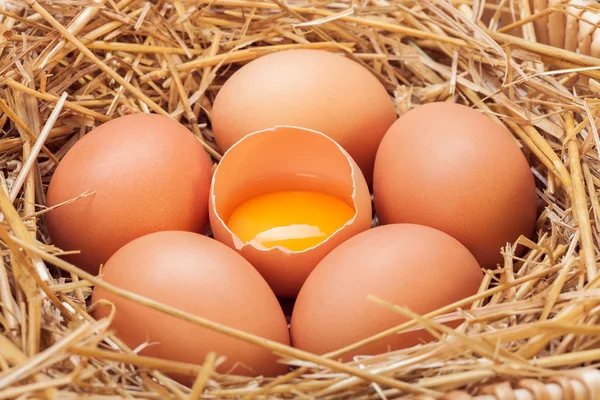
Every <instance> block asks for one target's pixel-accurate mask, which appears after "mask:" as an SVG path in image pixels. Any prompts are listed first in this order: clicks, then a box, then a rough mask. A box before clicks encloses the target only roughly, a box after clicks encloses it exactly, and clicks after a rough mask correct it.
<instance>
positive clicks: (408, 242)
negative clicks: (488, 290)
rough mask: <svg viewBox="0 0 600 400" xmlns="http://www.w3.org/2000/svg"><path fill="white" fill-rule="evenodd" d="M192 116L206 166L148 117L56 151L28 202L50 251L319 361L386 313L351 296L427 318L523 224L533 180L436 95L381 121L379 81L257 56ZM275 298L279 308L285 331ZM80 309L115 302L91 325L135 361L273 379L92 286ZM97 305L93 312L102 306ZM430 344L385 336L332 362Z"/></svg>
mask: <svg viewBox="0 0 600 400" xmlns="http://www.w3.org/2000/svg"><path fill="white" fill-rule="evenodd" d="M211 117H212V119H211V120H212V128H213V132H214V136H215V140H216V142H217V144H218V146H219V147H220V149H221V150H222V151H224V155H223V157H222V159H221V160H220V162H219V163H218V164H217V165H216V166H215V168H213V166H212V163H211V161H210V158H209V157H208V155H207V154H206V152H205V151H204V149H203V147H202V144H201V142H200V141H199V140H198V139H197V138H196V137H195V136H194V134H193V133H192V132H190V131H189V130H188V129H187V128H185V127H184V126H183V125H181V124H179V123H178V122H176V121H174V120H172V119H170V118H168V117H163V116H159V115H155V114H133V115H127V116H123V117H120V118H117V119H114V120H112V121H110V122H107V123H105V124H103V125H101V126H99V127H98V128H96V129H94V130H92V131H91V132H90V133H88V134H87V135H85V136H84V137H82V138H81V139H80V140H79V141H78V142H77V143H75V145H74V146H73V147H72V148H71V149H70V150H69V151H68V152H67V154H66V155H65V156H64V158H63V159H62V161H61V163H60V164H59V166H58V167H57V169H56V171H55V173H54V175H53V177H52V180H51V182H50V185H49V188H48V194H47V205H48V206H49V207H50V210H49V212H48V214H47V225H48V229H49V232H50V236H51V237H52V240H53V242H54V243H55V245H56V246H57V247H59V248H60V249H62V250H64V251H65V254H64V255H63V257H65V258H66V259H68V260H69V261H71V262H73V263H75V264H76V265H78V266H80V267H82V268H84V269H86V270H87V271H88V272H91V273H94V274H96V273H98V272H100V274H101V276H102V279H104V280H105V281H106V282H109V283H112V284H114V285H117V286H119V287H121V288H123V289H126V290H129V291H132V292H135V293H138V294H140V295H143V296H147V297H149V298H152V299H154V300H158V301H161V302H163V303H165V304H168V305H171V306H174V307H177V308H180V309H182V310H184V311H187V312H190V313H193V314H196V315H199V316H202V317H205V318H208V319H210V320H212V321H215V322H218V323H221V324H224V325H227V326H230V327H233V328H237V329H240V330H243V331H246V332H249V333H252V334H255V335H259V336H261V337H264V338H267V339H270V340H273V341H277V342H280V343H284V344H291V345H293V346H295V347H297V348H300V349H303V350H307V351H311V352H314V353H318V354H325V353H329V352H332V351H336V350H339V349H340V348H343V347H345V346H347V345H350V344H352V343H355V342H358V341H360V340H362V339H365V338H368V337H370V336H372V335H374V334H377V333H379V332H381V331H384V330H386V329H389V328H392V327H394V326H397V325H399V324H401V323H402V322H405V321H406V318H405V317H403V316H402V315H400V314H398V313H395V312H394V311H392V310H390V309H388V308H385V307H382V306H381V305H378V304H375V303H374V302H372V301H370V300H369V299H368V297H369V295H371V296H375V297H377V298H380V299H382V300H384V301H386V302H389V303H392V304H396V305H399V306H406V307H408V308H410V309H411V310H412V311H414V312H416V313H419V314H424V313H427V312H430V311H433V310H436V309H438V308H440V307H443V306H445V305H448V304H451V303H454V302H456V301H459V300H461V299H464V298H466V297H469V296H471V295H474V294H475V293H477V291H478V289H479V286H480V284H481V281H482V276H483V273H482V268H495V267H496V266H497V265H498V263H500V262H501V261H502V257H501V253H500V249H501V247H504V246H506V244H507V243H513V242H515V241H516V240H517V239H518V238H519V237H520V236H521V235H524V236H528V235H531V234H532V233H533V230H534V226H535V221H536V208H537V203H536V188H535V184H534V179H533V175H532V173H531V171H530V168H529V165H528V163H527V160H526V159H525V157H524V155H523V154H522V152H521V150H520V148H519V146H518V143H517V142H516V141H515V140H514V139H513V138H512V136H511V135H510V134H509V133H508V132H507V131H505V130H504V129H503V128H502V127H501V125H500V124H498V123H496V122H495V121H494V120H492V119H491V118H490V117H488V116H485V115H484V114H482V113H480V112H478V111H476V110H473V109H471V108H469V107H466V106H462V105H458V104H454V103H431V104H426V105H421V106H418V107H415V108H413V109H412V110H411V111H409V112H407V113H405V114H404V115H402V116H401V117H400V118H399V119H397V117H396V112H395V107H394V104H393V103H392V101H391V100H390V97H389V95H388V93H387V91H386V89H385V88H384V86H383V85H382V84H381V83H380V82H379V81H378V80H377V79H376V78H375V76H374V75H373V74H371V72H370V71H369V70H368V69H367V68H364V67H363V66H362V65H360V64H359V63H358V62H355V61H352V60H350V59H349V58H346V57H343V56H341V55H336V54H333V53H328V52H323V51H317V50H294V51H285V52H279V53H275V54H271V55H267V56H263V57H260V58H258V59H257V60H255V61H252V62H250V63H249V64H247V65H245V66H243V67H242V68H241V69H239V70H238V71H237V72H236V73H234V74H233V75H232V76H231V77H230V79H229V80H228V81H227V82H226V83H225V85H224V86H223V87H222V88H221V90H220V92H219V93H218V96H217V98H216V99H215V101H214V107H213V109H212V115H211ZM371 194H372V195H373V198H374V203H373V204H374V208H375V214H376V215H377V217H378V220H379V222H380V223H381V226H378V227H375V228H371V225H372V216H373V210H372V202H371ZM209 227H210V229H209ZM209 231H210V233H211V234H212V238H211V237H209V236H210V235H208V233H209ZM67 252H68V253H67ZM278 298H279V300H281V299H295V305H294V308H293V312H292V313H291V325H290V327H289V329H288V322H287V320H286V316H285V315H284V312H283V310H282V308H281V305H280V302H279V301H278ZM99 300H109V301H110V302H112V303H113V304H114V305H115V306H116V309H115V314H114V319H113V321H112V325H111V326H112V329H114V330H115V332H116V334H117V336H118V337H119V338H120V339H121V340H122V341H123V342H124V343H126V344H127V345H129V346H131V347H134V348H135V347H138V346H140V345H142V344H144V343H145V342H149V343H150V344H149V345H148V346H146V347H145V348H144V349H143V350H142V353H143V354H147V355H151V356H155V357H161V358H165V359H171V360H176V361H182V362H190V363H196V364H202V363H203V362H204V359H205V357H206V355H207V354H208V352H211V351H214V352H216V353H217V354H219V355H223V356H225V357H226V360H225V361H224V362H222V363H221V364H219V367H218V371H220V372H232V373H236V374H245V375H267V376H274V375H278V374H281V373H284V372H285V371H286V370H287V366H285V365H284V364H280V363H278V362H277V360H276V357H275V355H273V354H271V353H270V352H269V351H268V350H265V349H263V348H261V347H259V346H256V345H253V344H250V343H246V342H242V341H240V340H238V339H234V338H231V337H228V336H226V335H224V334H220V333H218V332H215V331H211V330H208V329H205V328H202V327H199V326H196V325H193V324H191V323H188V322H186V321H183V320H179V319H176V318H174V317H170V316H167V315H165V314H161V313H159V312H157V311H155V310H152V309H149V308H147V307H145V306H143V305H140V304H137V303H133V302H130V301H128V300H125V299H123V298H120V297H118V296H116V295H114V294H112V293H110V292H109V291H107V290H105V289H103V288H101V287H96V288H95V289H94V293H93V298H92V301H93V302H94V303H95V302H98V301H99ZM104 304H106V302H102V303H98V304H97V305H96V306H95V307H94V312H95V315H96V316H98V317H101V316H105V315H108V314H109V313H111V312H112V310H111V309H110V308H109V307H106V306H105V305H104ZM457 323H458V322H457V321H453V322H449V323H448V324H449V325H453V324H457ZM430 339H431V338H430V337H429V336H428V335H427V333H426V332H424V331H423V330H416V331H411V332H407V333H404V334H401V335H391V336H387V337H385V338H382V339H380V340H378V341H375V342H371V343H368V344H364V345H362V346H361V347H359V348H356V349H354V350H353V351H350V352H347V353H345V354H344V355H343V357H342V358H344V359H349V358H351V357H353V356H354V355H359V354H361V355H368V354H378V353H382V352H385V351H388V350H394V349H399V348H404V347H408V346H413V345H415V344H418V343H421V342H425V341H428V340H430ZM176 378H178V377H176Z"/></svg>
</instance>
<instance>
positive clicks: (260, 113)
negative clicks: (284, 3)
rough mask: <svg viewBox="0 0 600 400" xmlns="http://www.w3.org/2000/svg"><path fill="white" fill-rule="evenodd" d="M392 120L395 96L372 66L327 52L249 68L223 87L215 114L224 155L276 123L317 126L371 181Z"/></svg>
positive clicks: (289, 55) (275, 57) (268, 59)
mask: <svg viewBox="0 0 600 400" xmlns="http://www.w3.org/2000/svg"><path fill="white" fill-rule="evenodd" d="M395 120H396V112H395V109H394V106H393V103H392V101H391V99H390V96H389V95H388V93H387V92H386V89H385V87H384V86H383V85H382V84H381V83H380V82H379V81H378V80H377V78H376V77H375V76H374V75H373V74H372V73H371V72H370V71H369V70H368V69H366V68H364V67H363V66H361V65H360V64H358V63H357V62H354V61H352V60H350V59H349V58H346V57H344V56H341V55H338V54H333V53H330V52H326V51H322V50H289V51H281V52H277V53H273V54H269V55H266V56H262V57H260V58H258V59H256V60H254V61H252V62H250V63H248V64H246V65H245V66H243V67H242V68H241V69H239V70H238V71H237V72H236V73H234V74H233V75H232V76H231V77H230V78H229V79H228V80H227V82H226V83H225V84H224V85H223V87H222V88H221V90H220V91H219V93H218V95H217V97H216V99H215V102H214V106H213V110H212V127H213V131H214V135H215V139H216V141H217V144H218V145H219V147H220V148H221V150H223V151H226V150H227V149H229V148H230V147H231V146H232V145H233V144H234V143H235V142H237V141H238V140H240V139H241V138H242V137H244V136H245V135H247V134H248V133H250V132H254V131H258V130H261V129H267V128H272V127H273V126H276V125H294V126H300V127H303V128H308V129H314V130H316V131H319V132H322V133H324V134H325V135H327V136H329V137H331V138H332V139H334V140H335V141H337V142H338V143H339V144H340V145H341V146H342V147H344V149H346V151H348V153H350V155H351V156H352V158H354V160H355V161H356V163H357V164H358V166H359V167H360V168H361V170H362V171H363V173H364V175H365V178H366V180H367V182H371V179H372V173H373V161H374V160H375V153H376V152H377V146H378V145H379V142H380V141H381V138H382V137H383V135H384V134H385V132H386V130H387V129H388V128H389V127H390V125H392V123H393V122H394V121H395Z"/></svg>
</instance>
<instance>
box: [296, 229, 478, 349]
mask: <svg viewBox="0 0 600 400" xmlns="http://www.w3.org/2000/svg"><path fill="white" fill-rule="evenodd" d="M482 276H483V274H482V272H481V269H480V268H479V265H478V264H477V261H475V258H474V257H473V256H472V255H471V253H469V251H468V250H467V249H466V248H465V247H464V246H463V245H462V244H460V243H459V242H458V241H457V240H456V239H454V238H452V237H450V236H448V235H446V234H445V233H443V232H440V231H438V230H436V229H432V228H428V227H425V226H420V225H411V224H392V225H385V226H380V227H377V228H374V229H370V230H368V231H365V232H362V233H360V234H358V235H356V236H354V237H353V238H351V239H349V240H347V241H346V242H344V243H343V244H341V245H340V246H338V247H337V248H336V249H335V250H333V251H332V252H331V253H329V254H328V255H327V256H326V257H325V258H324V259H323V260H322V261H321V262H320V263H319V265H318V266H317V267H316V268H315V269H314V271H313V272H312V273H311V274H310V276H309V277H308V279H307V280H306V283H305V284H304V286H303V287H302V290H300V293H299V295H298V298H297V300H296V304H295V305H294V311H293V313H292V322H291V328H290V329H291V336H292V344H293V346H294V347H297V348H300V349H302V350H306V351H310V352H314V353H316V354H325V353H329V352H331V351H335V350H338V349H341V348H343V347H345V346H348V345H350V344H353V343H356V342H358V341H359V340H362V339H366V338H368V337H370V336H372V335H375V334H377V333H379V332H381V331H384V330H386V329H389V328H392V327H394V326H397V325H400V324H402V323H403V322H406V321H407V319H406V318H404V317H402V316H400V315H399V314H397V313H395V312H394V311H391V310H389V309H387V308H385V307H382V306H381V305H378V304H375V303H374V302H372V301H369V300H367V296H369V295H373V296H375V297H378V298H380V299H382V300H384V301H387V302H390V303H392V304H395V305H398V306H405V307H408V308H409V309H410V310H412V311H414V312H416V313H419V314H421V315H422V314H426V313H428V312H431V311H434V310H437V309H438V308H440V307H443V306H446V305H449V304H452V303H454V302H456V301H458V300H461V299H463V298H465V297H468V296H471V295H473V294H475V293H477V290H478V288H479V285H480V284H481V280H482ZM429 340H431V337H430V336H429V335H428V334H426V332H424V331H423V330H414V331H412V332H407V333H403V334H400V335H392V336H388V337H387V338H384V339H381V340H379V341H377V342H375V343H372V344H369V345H366V346H362V347H360V348H359V349H356V350H354V351H352V352H350V353H348V354H346V355H345V356H344V357H343V359H344V360H349V359H351V358H352V357H353V356H355V355H371V354H380V353H384V352H386V351H389V350H397V349H401V348H406V347H410V346H413V345H416V344H418V343H420V342H421V341H429Z"/></svg>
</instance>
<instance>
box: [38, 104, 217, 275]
mask: <svg viewBox="0 0 600 400" xmlns="http://www.w3.org/2000/svg"><path fill="white" fill-rule="evenodd" d="M211 168H212V163H211V161H210V158H209V157H208V155H207V154H206V152H205V151H204V149H203V148H202V145H201V144H200V143H199V141H198V140H197V139H196V137H195V136H194V135H193V133H192V132H190V131H189V130H188V129H187V128H186V127H184V126H183V125H181V124H180V123H178V122H177V121H175V120H172V119H170V118H168V117H164V116H160V115H156V114H143V113H140V114H132V115H127V116H123V117H119V118H116V119H114V120H111V121H109V122H106V123H104V124H102V125H100V126H99V127H97V128H96V129H93V130H92V131H91V132H89V133H88V134H87V135H85V136H84V137H83V138H81V139H80V140H79V141H78V142H77V143H75V145H74V146H73V147H72V148H71V149H70V150H69V151H68V152H67V154H66V155H65V156H64V158H63V159H62V160H61V162H60V164H59V165H58V167H57V168H56V171H55V172H54V174H53V176H52V179H51V181H50V185H49V188H48V195H47V205H48V207H56V208H53V209H51V211H50V212H48V214H47V223H48V230H49V232H50V236H51V238H52V240H53V242H54V244H55V245H56V246H58V247H59V248H61V249H62V250H65V251H79V252H80V253H79V254H75V255H72V256H68V257H66V258H68V259H69V261H71V262H73V263H75V264H77V265H78V266H80V267H82V268H84V269H86V270H87V271H89V272H91V273H97V272H98V268H99V266H100V264H102V263H104V262H106V261H107V260H108V258H109V257H110V256H111V255H112V254H113V253H114V252H115V251H117V250H118V249H119V248H120V247H122V246H124V245H125V244H126V243H128V242H130V241H131V240H133V239H135V238H137V237H140V236H142V235H145V234H148V233H151V232H156V231H162V230H185V231H193V232H199V233H203V232H205V231H206V228H207V224H208V190H209V186H210V179H211V173H212V171H211ZM83 194H86V196H84V197H80V196H81V195H83ZM76 198H77V199H76ZM73 199H76V200H75V201H72V200H73ZM65 202H68V203H67V204H64V203H65Z"/></svg>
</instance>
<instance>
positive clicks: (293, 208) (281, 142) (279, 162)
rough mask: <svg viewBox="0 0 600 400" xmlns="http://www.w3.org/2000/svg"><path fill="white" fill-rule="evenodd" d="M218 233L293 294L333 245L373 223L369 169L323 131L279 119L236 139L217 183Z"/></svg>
mask: <svg viewBox="0 0 600 400" xmlns="http://www.w3.org/2000/svg"><path fill="white" fill-rule="evenodd" d="M209 212H210V222H211V227H212V231H213V235H214V237H215V239H217V240H218V241H220V242H222V243H224V244H226V245H228V246H229V247H231V248H233V249H235V250H236V251H237V252H239V253H240V254H241V255H242V256H243V257H244V258H246V259H247V260H248V261H250V263H251V264H252V265H253V266H254V267H255V268H256V269H257V270H258V271H259V272H260V273H261V274H262V276H263V277H264V278H265V279H266V281H267V282H268V283H269V285H270V286H271V288H272V289H273V291H274V292H275V294H277V295H278V296H279V297H294V296H296V295H297V294H298V292H299V290H300V287H301V286H302V284H303V283H304V281H305V280H306V278H307V277H308V275H309V274H310V272H311V271H312V270H313V269H314V267H315V266H316V265H317V264H318V262H319V261H321V259H322V258H323V257H325V255H327V254H328V253H329V252H330V251H331V250H333V249H334V248H335V247H337V246H338V245H339V244H341V243H342V242H344V241H345V240H347V239H349V238H350V237H352V236H354V235H356V234H357V233H360V232H362V231H364V230H367V229H369V228H370V226H371V215H372V214H371V200H370V195H369V189H368V186H367V183H366V181H365V178H364V176H363V175H362V172H361V171H360V169H359V168H358V166H357V164H356V163H355V162H354V160H353V159H352V158H351V157H350V156H349V155H348V153H347V152H346V151H345V150H344V149H343V148H342V147H341V146H340V145H339V144H338V143H336V142H335V141H334V140H332V139H330V138H329V137H327V136H325V135H324V134H322V133H320V132H317V131H313V130H309V129H304V128H299V127H294V126H276V127H274V128H272V129H266V130H261V131H257V132H254V133H251V134H249V135H247V136H245V137H244V138H243V139H241V140H240V141H239V142H237V143H236V144H235V145H233V146H232V147H231V148H230V149H229V150H228V151H227V152H226V153H225V154H224V156H223V158H222V160H221V162H220V163H219V165H218V167H217V168H216V170H215V172H214V175H213V179H212V183H211V189H210V199H209Z"/></svg>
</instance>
